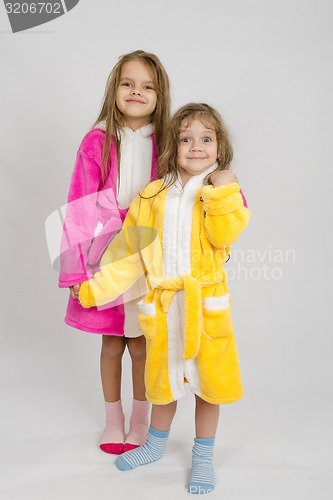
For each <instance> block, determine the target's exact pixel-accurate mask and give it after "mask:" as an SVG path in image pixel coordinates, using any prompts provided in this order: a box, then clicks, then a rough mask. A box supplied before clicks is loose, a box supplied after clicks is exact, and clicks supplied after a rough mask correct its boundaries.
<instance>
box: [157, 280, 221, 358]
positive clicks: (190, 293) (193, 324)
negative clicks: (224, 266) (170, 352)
mask: <svg viewBox="0 0 333 500" xmlns="http://www.w3.org/2000/svg"><path fill="white" fill-rule="evenodd" d="M224 279H225V276H224V272H223V271H218V272H215V273H212V274H209V275H206V276H202V277H201V278H194V277H193V276H190V275H189V274H182V275H181V276H178V277H177V278H170V279H163V280H161V278H156V277H153V276H149V281H150V284H151V286H152V288H156V289H159V290H163V291H162V293H161V295H160V302H161V306H162V309H163V311H164V312H165V313H167V312H168V310H169V307H170V304H171V302H172V299H173V297H174V295H175V293H176V292H178V291H179V290H184V292H185V293H184V296H185V320H184V352H183V357H184V359H192V358H195V357H196V356H197V354H198V351H199V347H200V337H201V332H202V330H203V313H202V298H201V289H202V288H204V287H207V286H211V285H216V284H218V283H221V282H222V281H223V280H224Z"/></svg>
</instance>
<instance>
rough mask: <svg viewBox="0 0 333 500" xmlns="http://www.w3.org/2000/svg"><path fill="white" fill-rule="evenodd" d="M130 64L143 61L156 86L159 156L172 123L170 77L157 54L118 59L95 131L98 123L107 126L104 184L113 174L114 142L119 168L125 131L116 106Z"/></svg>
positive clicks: (138, 52)
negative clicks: (121, 78)
mask: <svg viewBox="0 0 333 500" xmlns="http://www.w3.org/2000/svg"><path fill="white" fill-rule="evenodd" d="M129 61H141V62H143V63H145V64H146V65H147V66H148V67H149V69H151V71H152V74H153V82H154V86H155V92H156V98H157V99H156V108H155V111H154V113H153V115H152V124H153V127H154V136H155V141H156V148H157V154H158V156H159V155H160V154H161V152H162V151H163V149H164V147H165V132H166V130H167V127H168V124H169V119H170V83H169V78H168V75H167V73H166V71H165V69H164V67H163V65H162V63H161V62H160V60H159V59H158V57H157V56H156V55H155V54H150V53H149V52H145V51H143V50H135V51H134V52H129V53H128V54H124V55H123V56H121V57H120V58H119V61H118V62H117V64H116V65H115V66H114V67H113V69H112V71H111V73H110V75H109V77H108V80H107V83H106V88H105V93H104V98H103V103H102V109H101V112H100V114H99V115H98V118H97V120H96V121H95V123H94V125H93V127H95V126H96V125H97V124H98V123H99V122H101V121H104V120H105V122H106V133H105V140H104V146H103V152H102V165H101V171H102V180H103V182H105V181H106V179H107V176H108V174H109V171H110V145H111V140H112V138H113V139H114V141H115V143H116V147H117V153H118V166H119V165H120V134H119V130H120V129H121V128H122V127H123V118H122V114H121V112H120V111H119V109H118V107H117V104H116V96H117V88H118V85H119V81H120V73H121V69H122V66H123V65H124V64H125V63H126V62H129Z"/></svg>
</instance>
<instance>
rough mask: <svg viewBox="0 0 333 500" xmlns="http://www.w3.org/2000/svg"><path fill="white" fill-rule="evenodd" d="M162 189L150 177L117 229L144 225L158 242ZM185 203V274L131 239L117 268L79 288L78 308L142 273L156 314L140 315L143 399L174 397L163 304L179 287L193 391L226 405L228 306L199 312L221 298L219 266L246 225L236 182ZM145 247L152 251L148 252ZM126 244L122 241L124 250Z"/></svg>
mask: <svg viewBox="0 0 333 500" xmlns="http://www.w3.org/2000/svg"><path fill="white" fill-rule="evenodd" d="M189 182H190V181H189ZM162 188H163V182H162V181H156V182H153V183H151V184H149V185H148V186H147V188H146V189H145V190H144V191H143V196H144V197H142V198H140V197H138V198H136V199H135V200H134V201H133V202H132V204H131V206H130V210H129V212H128V214H127V217H126V220H125V222H124V232H125V233H126V231H128V230H129V229H130V228H133V226H136V227H138V228H139V227H148V228H152V229H155V230H156V232H157V234H158V237H159V238H158V239H159V241H160V242H162V241H163V228H164V216H165V214H164V207H165V200H166V196H167V191H168V190H167V189H162ZM185 189H186V186H185ZM154 195H155V196H154ZM192 207H193V208H192V231H191V248H190V253H191V255H190V259H191V269H190V273H189V274H187V275H181V276H178V277H177V278H174V279H165V277H164V275H163V252H164V251H167V249H162V246H161V245H159V247H158V245H155V246H154V245H150V246H149V245H143V244H142V241H143V238H141V237H140V236H139V237H138V238H137V241H136V245H137V248H135V246H133V245H131V248H130V250H131V252H132V253H131V255H130V258H126V259H127V263H126V259H123V261H122V262H120V263H119V264H117V266H115V265H108V264H106V265H105V266H103V267H102V268H101V271H100V272H99V273H97V274H96V275H95V277H94V279H92V280H90V281H89V282H87V283H84V284H83V285H82V286H81V290H80V301H81V303H82V304H83V306H85V305H89V304H90V303H91V301H92V297H94V298H95V299H96V297H97V298H98V301H99V303H103V301H104V300H109V298H110V295H111V294H114V295H113V297H115V296H116V295H117V294H118V293H120V292H123V290H124V289H126V287H127V286H128V281H130V280H132V279H133V276H134V275H135V273H139V272H141V273H142V272H144V273H145V274H146V275H147V283H148V287H149V292H148V294H147V295H146V297H145V300H144V303H145V304H151V303H154V304H155V309H156V315H155V316H154V315H149V314H148V315H147V314H144V313H143V312H141V313H140V325H141V328H142V330H143V333H144V335H145V336H146V340H147V358H146V372H145V381H146V396H147V399H148V400H149V401H150V402H151V403H154V404H167V403H170V402H172V401H174V397H173V394H172V390H171V387H170V376H171V374H170V373H169V370H171V369H173V368H174V367H173V364H172V363H173V361H172V360H170V359H169V358H168V326H167V309H168V305H169V304H170V301H171V300H172V296H173V294H175V293H177V291H178V290H180V289H184V292H185V342H184V360H185V361H186V359H188V360H190V359H195V361H196V370H197V374H198V378H199V381H200V390H199V392H198V395H199V396H200V397H201V398H202V399H204V400H205V401H207V402H209V403H213V404H222V403H230V402H232V401H236V400H237V399H240V398H241V397H242V395H243V388H242V383H241V376H240V368H239V361H238V353H237V347H236V341H235V336H234V331H233V325H232V321H231V309H230V307H231V306H230V305H229V307H228V308H227V309H226V308H223V309H221V310H214V308H213V311H209V310H207V311H205V308H204V306H203V304H205V299H206V298H209V297H217V298H222V297H224V296H226V295H229V290H228V287H227V282H226V273H225V271H224V268H223V266H224V262H225V261H226V259H227V256H228V254H229V251H230V248H229V245H230V244H231V243H233V242H235V241H236V240H237V238H238V236H239V235H240V233H241V232H242V231H243V230H244V229H245V227H246V226H247V224H248V221H249V218H250V211H249V210H248V208H246V207H245V206H244V203H243V198H242V195H241V194H240V187H239V185H238V184H237V183H231V184H228V185H226V186H219V187H217V188H214V187H213V186H204V187H200V188H198V189H197V191H196V192H195V198H194V202H193V204H192ZM123 238H124V240H125V239H126V238H125V237H123ZM126 241H127V240H126ZM154 244H155V240H154ZM140 245H141V246H142V247H143V249H144V251H141V249H140ZM112 246H113V242H112V243H111V245H110V246H109V249H108V251H112V250H110V248H112ZM152 247H153V250H154V251H153V252H152V251H150V250H151V248H152ZM128 249H129V247H128V246H127V252H128ZM133 252H134V253H133ZM125 253H126V252H125ZM136 254H137V255H139V256H140V259H141V261H142V264H141V271H140V270H139V260H138V259H137V260H135V259H136ZM131 259H132V260H131ZM126 270H127V271H126ZM228 304H229V302H228Z"/></svg>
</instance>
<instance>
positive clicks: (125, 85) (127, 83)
mask: <svg viewBox="0 0 333 500" xmlns="http://www.w3.org/2000/svg"><path fill="white" fill-rule="evenodd" d="M121 86H122V87H130V86H131V84H130V82H123V83H122V84H121Z"/></svg>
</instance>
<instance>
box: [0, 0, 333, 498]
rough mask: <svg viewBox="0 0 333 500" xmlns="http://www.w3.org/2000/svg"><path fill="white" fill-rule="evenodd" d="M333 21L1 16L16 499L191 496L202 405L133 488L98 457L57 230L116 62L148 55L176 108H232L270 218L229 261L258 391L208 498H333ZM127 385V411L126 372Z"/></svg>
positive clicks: (234, 128)
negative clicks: (53, 254)
mask: <svg viewBox="0 0 333 500" xmlns="http://www.w3.org/2000/svg"><path fill="white" fill-rule="evenodd" d="M332 15H333V4H332V2H331V1H330V0H279V1H278V0H206V1H204V2H202V1H198V0H182V1H180V0H168V1H167V2H158V1H156V0H154V1H153V0H141V2H137V1H132V0H127V2H110V1H108V0H100V1H96V2H93V1H90V2H89V1H88V0H81V1H80V2H79V4H78V5H77V6H76V7H75V8H74V9H73V10H72V11H70V12H69V13H68V14H66V15H64V16H62V17H60V18H59V19H57V20H55V21H52V22H50V23H48V24H45V25H43V26H40V27H38V28H35V29H32V30H28V31H26V32H21V33H17V34H12V33H11V31H10V26H9V21H8V19H7V17H6V13H5V9H4V7H3V5H2V4H1V5H0V51H1V78H0V89H1V108H0V127H1V129H0V138H1V153H0V154H1V187H2V195H1V198H0V203H1V219H2V225H1V227H2V245H1V261H2V286H1V352H0V358H1V390H2V393H1V394H2V395H1V412H0V415H1V445H0V454H1V456H0V460H1V467H0V470H1V472H0V474H1V475H3V477H2V479H1V484H0V488H1V489H0V493H1V498H4V499H6V500H7V499H15V500H16V499H17V500H22V499H24V500H26V499H33V500H38V499H39V498H43V500H49V499H52V500H53V499H56V500H58V499H60V498H61V499H65V500H67V499H70V500H72V499H80V500H88V499H89V500H90V499H91V498H92V496H96V498H100V499H101V500H104V499H110V498H116V496H113V495H120V494H121V495H122V496H123V498H128V499H129V498H132V497H134V495H137V496H138V495H139V497H140V498H141V496H142V497H144V496H145V497H147V496H148V497H152V498H153V497H163V498H170V497H171V496H172V495H175V494H176V495H179V497H181V495H184V498H185V495H186V493H185V492H184V485H185V484H186V479H187V475H188V472H189V468H190V450H191V445H192V438H193V433H194V425H193V419H194V416H193V400H192V397H191V395H190V394H188V397H187V398H186V399H184V400H182V401H181V403H180V404H179V409H178V413H177V416H176V419H175V421H174V425H173V428H172V433H171V438H170V443H169V448H168V453H167V456H166V457H165V458H164V460H163V461H161V462H160V463H158V464H157V463H156V464H153V465H150V466H147V467H145V468H142V469H141V470H136V471H133V472H130V473H120V472H119V471H118V470H117V469H116V468H115V466H114V465H113V462H114V457H113V456H108V455H105V454H103V453H102V452H100V451H99V449H98V447H97V443H98V436H99V433H100V431H101V429H102V427H103V418H104V415H103V398H102V391H101V386H100V378H99V351H100V337H99V336H94V335H90V334H85V333H82V332H77V331H74V330H72V329H70V328H69V327H67V326H66V325H65V324H64V322H63V316H64V312H65V306H66V302H67V296H66V291H64V290H59V289H58V288H57V273H56V271H55V270H53V269H52V267H51V264H50V260H49V257H48V252H47V246H46V240H45V233H44V223H45V219H46V218H47V216H48V215H49V214H50V213H51V212H52V211H53V210H55V209H57V208H59V207H60V206H61V205H63V204H64V203H65V202H66V196H67V190H68V185H69V180H70V176H71V171H72V168H73V164H74V159H75V153H76V149H77V147H78V145H79V143H80V141H81V139H82V137H83V135H84V134H85V133H86V132H87V131H88V129H89V127H90V126H91V124H92V123H93V122H94V120H95V118H96V116H97V113H98V111H99V107H100V104H101V100H102V96H103V92H104V87H105V83H106V78H107V76H108V74H109V72H110V70H111V68H112V66H113V65H114V64H115V62H116V61H117V58H118V57H119V56H120V55H121V54H124V53H126V52H128V51H131V50H136V49H139V48H140V49H144V50H147V51H151V52H154V53H156V54H157V55H158V56H159V57H160V59H161V61H162V62H163V64H164V65H165V67H166V69H167V71H168V73H169V76H170V79H171V82H172V98H173V109H175V108H177V107H178V106H180V105H182V104H185V103H186V102H189V101H192V100H194V101H203V102H208V103H210V104H212V105H213V106H215V107H217V108H218V109H219V110H220V111H221V113H222V115H223V116H224V118H225V119H226V121H227V123H228V125H229V127H230V129H231V132H232V136H233V140H234V145H235V157H236V158H235V162H234V166H233V168H234V170H235V171H236V173H237V175H238V178H239V180H240V183H241V185H242V188H243V190H244V192H245V194H246V196H247V199H248V202H249V206H250V209H251V210H252V213H253V217H252V220H251V224H250V226H249V228H248V230H247V231H246V233H245V234H244V235H242V237H241V239H240V241H239V243H238V244H237V245H236V246H235V249H234V253H233V255H232V258H231V262H230V263H229V264H228V269H229V273H230V287H231V290H232V293H233V308H234V318H235V326H236V335H237V338H238V348H239V353H240V359H241V365H242V373H243V379H244V386H245V391H246V395H245V397H244V399H243V400H242V401H241V402H239V403H237V404H234V405H227V406H224V407H223V408H222V410H221V421H220V426H219V431H218V438H217V447H216V454H215V457H216V458H215V463H216V469H217V476H218V482H217V487H216V492H215V493H213V494H212V495H211V497H212V498H213V497H217V496H219V497H220V496H222V495H223V497H224V498H226V499H229V498H233V499H234V498H239V499H243V498H250V499H262V498H269V499H275V498H285V497H287V498H293V499H294V498H295V499H296V498H297V499H302V500H305V499H312V498H314V497H316V498H328V497H329V496H330V495H331V494H332V491H333V488H332V484H331V479H330V468H331V466H332V459H331V449H332V430H331V420H332V402H331V398H330V393H331V380H332V375H331V351H332V340H331V335H332V330H331V328H332V326H331V311H332V305H331V301H332V291H331V283H332V265H331V247H330V243H331V241H332V239H331V235H330V233H331V231H332V230H331V227H332V220H331V219H332V218H331V217H330V215H331V212H330V208H331V186H330V182H332V180H333V179H332V157H333V150H332V149H333V148H332V136H333V126H332V111H333V109H332V95H331V93H332V90H330V89H332V88H333V70H332V56H333V54H332V47H333V29H332ZM124 380H125V382H124V389H123V398H124V400H125V406H126V409H127V412H128V410H129V407H130V401H131V384H130V365H129V359H128V357H127V356H126V359H125V365H124ZM329 424H330V425H329ZM130 477H131V479H130ZM186 496H187V495H186Z"/></svg>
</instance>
